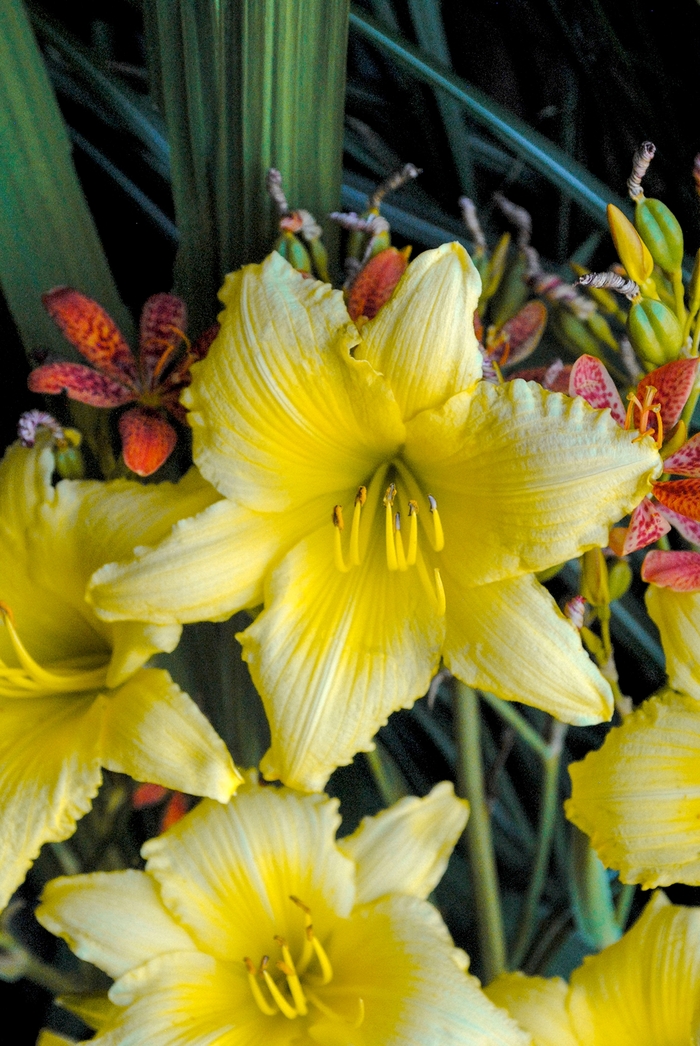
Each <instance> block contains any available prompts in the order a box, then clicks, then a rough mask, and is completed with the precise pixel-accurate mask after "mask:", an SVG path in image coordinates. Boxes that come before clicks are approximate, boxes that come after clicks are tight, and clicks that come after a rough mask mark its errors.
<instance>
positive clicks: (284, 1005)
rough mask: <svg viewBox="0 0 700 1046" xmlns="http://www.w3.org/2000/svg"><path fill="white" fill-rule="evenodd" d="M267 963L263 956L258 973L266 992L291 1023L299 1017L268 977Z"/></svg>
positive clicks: (266, 957) (267, 960)
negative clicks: (261, 976)
mask: <svg viewBox="0 0 700 1046" xmlns="http://www.w3.org/2000/svg"><path fill="white" fill-rule="evenodd" d="M268 962H269V958H268V956H267V955H264V956H263V960H262V962H261V963H260V972H261V973H262V975H263V977H264V978H265V984H266V985H267V990H268V991H269V993H270V995H271V996H272V998H273V1000H274V1001H275V1002H276V1003H277V1005H278V1006H279V1008H280V1010H281V1011H282V1013H283V1014H284V1015H285V1017H288V1018H289V1020H290V1021H293V1020H294V1018H295V1017H298V1016H299V1014H298V1013H297V1011H296V1010H295V1009H294V1007H293V1006H292V1005H291V1004H290V1003H288V1002H287V1000H286V999H285V997H284V995H283V994H282V992H281V991H280V990H279V988H278V987H277V985H276V984H275V982H274V981H273V979H272V977H271V976H270V974H269V973H268V972H267V969H266V967H267V963H268Z"/></svg>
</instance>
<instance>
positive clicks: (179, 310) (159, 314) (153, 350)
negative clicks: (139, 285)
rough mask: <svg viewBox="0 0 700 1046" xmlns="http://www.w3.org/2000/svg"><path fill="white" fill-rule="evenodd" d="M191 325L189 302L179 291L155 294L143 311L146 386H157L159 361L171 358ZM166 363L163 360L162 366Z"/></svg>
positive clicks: (141, 332)
mask: <svg viewBox="0 0 700 1046" xmlns="http://www.w3.org/2000/svg"><path fill="white" fill-rule="evenodd" d="M186 329H187V306H186V305H185V303H184V301H183V300H182V298H178V297H177V296H176V295H175V294H153V295H151V297H150V298H149V299H148V301H147V302H146V304H145V305H144V307H143V311H142V312H141V323H140V327H139V365H140V368H141V377H142V380H143V383H144V386H145V387H146V388H149V389H150V388H153V385H154V376H155V371H156V367H157V366H158V363H159V361H161V360H162V361H163V363H165V362H166V361H171V360H172V358H173V354H174V352H175V350H176V349H177V348H178V347H179V346H181V345H182V344H183V334H184V332H185V330H186ZM162 365H163V364H161V366H162Z"/></svg>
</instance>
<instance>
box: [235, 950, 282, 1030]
mask: <svg viewBox="0 0 700 1046" xmlns="http://www.w3.org/2000/svg"><path fill="white" fill-rule="evenodd" d="M243 962H244V963H245V964H246V967H247V968H248V984H249V985H250V990H251V993H252V995H253V998H254V999H255V1002H256V1004H257V1006H258V1008H259V1009H260V1010H262V1012H263V1013H264V1014H265V1015H266V1016H267V1017H274V1015H275V1014H276V1013H277V1007H276V1006H273V1005H272V1004H271V1003H269V1002H268V1001H267V999H266V998H265V996H264V995H263V993H262V990H261V988H260V985H259V984H258V982H257V980H256V973H257V971H256V969H255V965H254V963H253V962H252V960H251V959H249V958H248V956H247V955H246V957H245V959H244V960H243Z"/></svg>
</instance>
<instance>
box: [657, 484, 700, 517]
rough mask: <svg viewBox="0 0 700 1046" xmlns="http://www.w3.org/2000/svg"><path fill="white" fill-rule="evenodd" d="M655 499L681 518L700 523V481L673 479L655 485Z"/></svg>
mask: <svg viewBox="0 0 700 1046" xmlns="http://www.w3.org/2000/svg"><path fill="white" fill-rule="evenodd" d="M652 489H653V491H654V497H655V498H656V500H657V501H659V502H660V503H661V504H662V505H664V506H666V507H667V508H670V509H673V511H674V512H678V513H679V514H680V515H681V516H688V518H689V519H695V520H698V521H700V479H671V480H664V481H663V482H661V483H654V485H653V487H652Z"/></svg>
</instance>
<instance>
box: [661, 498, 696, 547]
mask: <svg viewBox="0 0 700 1046" xmlns="http://www.w3.org/2000/svg"><path fill="white" fill-rule="evenodd" d="M659 509H660V511H661V512H662V513H663V514H664V516H665V517H666V519H667V520H668V521H669V523H670V524H671V525H672V526H674V527H675V528H676V530H677V531H678V533H679V534H680V535H681V537H684V538H685V540H686V541H689V542H690V543H691V545H700V522H698V521H697V520H696V519H689V517H688V516H682V515H681V514H680V512H674V511H673V509H671V508H667V507H666V506H665V505H660V506H659Z"/></svg>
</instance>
